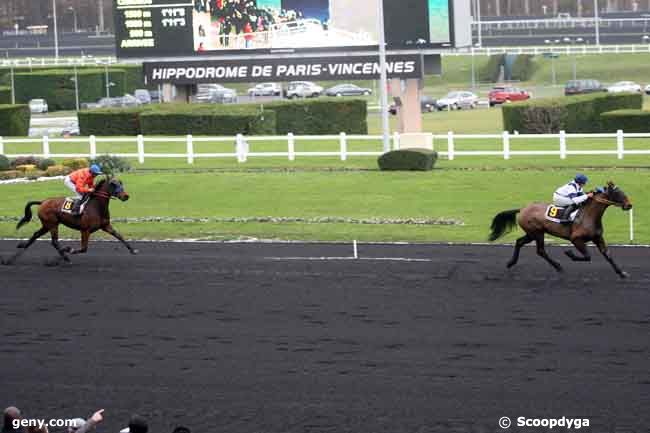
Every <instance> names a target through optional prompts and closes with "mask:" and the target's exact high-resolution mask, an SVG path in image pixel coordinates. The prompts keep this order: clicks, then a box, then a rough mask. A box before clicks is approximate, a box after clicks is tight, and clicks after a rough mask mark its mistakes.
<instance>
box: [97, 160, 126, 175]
mask: <svg viewBox="0 0 650 433" xmlns="http://www.w3.org/2000/svg"><path fill="white" fill-rule="evenodd" d="M90 164H97V165H99V166H100V167H101V168H102V171H103V172H104V173H109V174H113V173H122V172H125V171H129V170H131V163H129V160H128V159H126V158H120V157H119V156H111V155H100V156H98V157H97V158H95V159H93V160H91V161H90Z"/></svg>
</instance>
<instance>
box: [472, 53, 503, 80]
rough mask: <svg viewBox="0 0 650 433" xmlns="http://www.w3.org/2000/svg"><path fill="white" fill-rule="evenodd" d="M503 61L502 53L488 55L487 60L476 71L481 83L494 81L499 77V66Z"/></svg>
mask: <svg viewBox="0 0 650 433" xmlns="http://www.w3.org/2000/svg"><path fill="white" fill-rule="evenodd" d="M504 61H505V55H504V54H496V55H492V56H490V58H489V60H488V62H487V63H486V64H485V65H483V66H482V67H481V68H480V69H479V71H478V79H479V81H480V82H482V83H494V82H496V81H497V80H498V79H499V74H500V73H501V66H502V65H503V63H504Z"/></svg>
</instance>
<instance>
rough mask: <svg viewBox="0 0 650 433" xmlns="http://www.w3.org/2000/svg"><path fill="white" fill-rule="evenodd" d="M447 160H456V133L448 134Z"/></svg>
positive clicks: (450, 132)
mask: <svg viewBox="0 0 650 433" xmlns="http://www.w3.org/2000/svg"><path fill="white" fill-rule="evenodd" d="M447 159H448V160H449V161H453V160H454V133H453V131H449V132H447Z"/></svg>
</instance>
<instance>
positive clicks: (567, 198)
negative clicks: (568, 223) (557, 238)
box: [553, 173, 594, 219]
mask: <svg viewBox="0 0 650 433" xmlns="http://www.w3.org/2000/svg"><path fill="white" fill-rule="evenodd" d="M588 181H589V179H588V178H587V176H585V175H584V174H580V173H578V174H576V177H575V178H574V179H573V180H572V181H571V182H569V183H567V184H566V185H563V186H561V187H559V188H558V189H556V190H555V193H554V194H553V204H554V205H555V206H560V207H566V210H565V211H564V214H563V215H562V217H563V218H562V219H569V217H570V215H571V214H572V213H573V211H574V210H576V209H577V208H578V207H579V206H580V205H581V204H582V203H584V202H585V201H587V200H589V199H590V198H591V197H593V196H594V194H593V193H591V192H590V193H589V194H585V192H584V191H583V189H582V188H583V187H584V186H585V185H586V184H587V182H588Z"/></svg>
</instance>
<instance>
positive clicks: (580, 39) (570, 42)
mask: <svg viewBox="0 0 650 433" xmlns="http://www.w3.org/2000/svg"><path fill="white" fill-rule="evenodd" d="M563 40H564V42H566V43H569V44H571V47H573V44H574V43H576V42H577V43H582V42H584V40H583V39H582V38H577V39H571V38H564V39H563ZM572 51H573V50H572ZM577 57H578V55H577V54H576V53H575V52H573V80H574V81H575V80H577V79H578V78H577V76H578V74H577V70H576V61H577Z"/></svg>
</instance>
